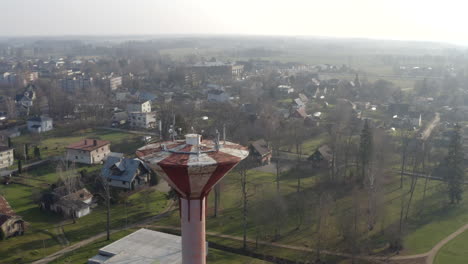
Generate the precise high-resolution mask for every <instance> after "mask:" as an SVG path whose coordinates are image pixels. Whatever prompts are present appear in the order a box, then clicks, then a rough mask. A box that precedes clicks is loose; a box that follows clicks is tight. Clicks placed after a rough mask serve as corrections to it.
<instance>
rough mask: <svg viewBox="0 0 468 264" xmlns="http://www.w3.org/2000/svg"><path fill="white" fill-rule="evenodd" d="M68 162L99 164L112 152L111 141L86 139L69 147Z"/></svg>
mask: <svg viewBox="0 0 468 264" xmlns="http://www.w3.org/2000/svg"><path fill="white" fill-rule="evenodd" d="M66 149H67V156H66V158H67V160H69V161H72V162H77V163H84V164H99V163H101V162H102V161H103V160H104V159H105V158H106V157H107V156H108V155H109V153H110V152H111V151H110V141H106V140H97V139H85V140H82V141H80V142H76V143H73V144H70V145H68V146H67V148H66Z"/></svg>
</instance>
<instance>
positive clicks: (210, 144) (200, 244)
mask: <svg viewBox="0 0 468 264" xmlns="http://www.w3.org/2000/svg"><path fill="white" fill-rule="evenodd" d="M136 155H137V156H138V158H140V159H141V160H143V161H144V162H145V163H146V164H148V166H150V167H151V169H152V170H153V171H154V172H156V173H157V174H158V175H160V176H161V177H163V178H164V179H165V180H166V181H167V182H168V183H169V185H170V186H171V187H172V188H174V190H175V191H176V192H177V193H178V195H179V208H180V217H181V225H182V263H183V264H204V263H206V242H205V209H206V197H207V196H208V194H209V192H210V191H211V189H212V188H213V186H214V185H215V184H216V183H218V182H219V181H220V180H221V178H223V176H224V175H226V174H227V173H228V172H229V171H230V170H231V169H233V168H234V167H235V166H236V165H237V164H239V162H240V161H241V160H243V159H244V158H246V157H247V156H248V155H249V151H248V149H247V148H246V147H244V146H241V145H238V144H235V143H232V142H228V141H225V140H223V141H221V142H220V141H219V137H218V139H216V140H202V137H201V135H198V134H188V135H185V140H173V141H167V142H161V143H155V144H150V145H147V146H144V147H142V148H140V149H138V150H137V152H136Z"/></svg>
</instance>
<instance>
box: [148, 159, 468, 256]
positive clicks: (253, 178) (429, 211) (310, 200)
mask: <svg viewBox="0 0 468 264" xmlns="http://www.w3.org/2000/svg"><path fill="white" fill-rule="evenodd" d="M297 176H301V183H302V187H301V190H302V191H301V196H302V199H305V204H303V205H301V203H299V202H298V201H301V200H298V198H299V197H301V196H298V195H297V193H296V188H297ZM317 176H318V174H317V173H315V174H313V173H311V172H307V171H303V170H301V169H298V168H294V169H293V170H291V171H289V172H286V173H283V175H282V177H281V181H280V193H281V196H280V199H279V200H278V199H276V198H275V195H274V194H275V192H276V183H275V174H273V173H265V172H258V171H249V172H248V174H247V177H248V180H249V185H248V192H249V198H248V227H247V235H248V237H249V238H250V239H256V237H257V236H258V238H259V239H260V240H264V241H276V242H279V243H284V244H292V245H298V246H304V247H310V248H313V247H315V243H316V238H317V233H316V230H317V229H316V228H317V225H316V223H317V211H316V206H317V204H316V200H317V196H316V195H317V194H316V193H317V192H316V189H314V186H315V184H316V179H317V178H318V177H317ZM389 177H390V178H389V179H387V180H386V181H387V182H386V183H385V185H384V186H383V188H382V189H381V190H379V191H378V194H377V198H376V199H378V201H379V206H378V207H379V215H378V217H377V219H376V224H375V228H374V229H373V230H372V231H370V232H369V233H368V236H369V239H371V241H372V245H374V246H375V248H374V251H375V252H378V251H379V250H381V248H385V246H386V245H387V243H388V240H386V239H384V236H383V234H389V233H396V232H397V226H398V222H399V213H400V208H401V207H400V206H401V199H402V195H404V198H405V201H407V200H408V198H409V196H408V195H407V193H408V191H409V187H410V181H411V180H410V179H409V178H405V179H404V188H403V189H400V188H399V177H398V175H396V174H393V175H391V176H389ZM424 184H425V180H423V179H419V180H418V182H417V185H416V190H415V192H414V197H413V201H412V203H411V206H410V211H409V214H408V220H407V222H406V224H405V225H404V230H403V231H404V236H403V243H404V251H403V252H402V254H406V255H410V254H417V253H423V252H426V251H428V250H430V249H431V248H432V247H433V246H434V245H435V244H436V243H437V242H438V241H440V240H441V239H443V238H445V237H446V236H448V235H449V234H450V233H452V232H453V231H455V230H456V229H458V228H459V227H460V226H462V225H463V224H464V223H466V222H467V221H468V203H466V202H462V203H461V204H460V205H457V206H448V205H447V199H446V194H445V192H444V188H443V187H444V184H443V183H442V182H438V181H428V184H427V191H426V197H425V202H424V204H423V202H422V200H423V189H424ZM213 197H214V195H211V196H210V198H209V201H208V208H207V215H208V219H207V231H211V232H218V233H222V234H229V235H234V236H242V230H243V221H242V210H241V209H242V198H241V197H242V195H241V191H240V180H239V176H238V174H237V173H235V172H231V173H230V174H229V175H227V176H226V178H225V179H224V180H223V182H222V194H221V206H220V208H221V212H220V214H219V216H218V217H217V218H213V217H212V215H213V204H214V202H213ZM364 198H365V195H364ZM352 199H353V198H352V196H351V195H350V194H346V193H344V194H342V195H341V196H338V197H337V198H336V201H334V202H331V204H330V205H329V207H330V208H332V209H331V211H330V213H329V215H328V216H327V218H326V222H327V224H326V226H325V227H323V228H324V229H323V230H324V233H325V234H326V235H325V237H324V238H323V239H324V240H325V241H324V242H323V246H324V247H325V248H326V249H329V250H335V251H343V250H346V245H344V244H343V241H342V240H341V235H340V225H342V224H343V223H344V222H343V221H345V222H346V220H343V219H347V218H346V216H345V215H346V214H347V213H349V211H350V208H351V207H350V205H351V203H352ZM365 199H367V198H365ZM364 201H367V200H364ZM275 207H278V208H277V209H275ZM405 208H406V203H405ZM300 210H304V213H303V216H302V225H301V226H300V228H299V229H297V227H298V225H299V222H300V221H301V220H300V219H301V217H300V215H298V212H299V211H300ZM360 217H362V219H363V218H364V217H365V215H364V213H363V215H361V216H360ZM362 221H363V225H364V223H365V221H364V220H362ZM275 223H280V226H281V227H280V230H279V231H278V232H279V233H281V236H280V237H279V238H278V239H275V232H276V231H275V229H276V228H275V225H276V224H275ZM157 224H158V225H170V226H178V225H179V216H178V213H174V214H173V215H172V216H170V217H169V218H167V219H163V220H161V221H160V222H158V223H157ZM362 229H363V230H365V229H366V228H365V227H364V226H363V227H362Z"/></svg>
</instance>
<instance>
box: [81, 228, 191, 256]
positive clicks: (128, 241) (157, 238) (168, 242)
mask: <svg viewBox="0 0 468 264" xmlns="http://www.w3.org/2000/svg"><path fill="white" fill-rule="evenodd" d="M117 263H118V264H130V263H132V264H154V263H159V264H181V263H182V249H181V237H180V236H175V235H170V234H166V233H162V232H157V231H152V230H148V229H144V228H142V229H140V230H138V231H136V232H134V233H132V234H130V235H128V236H126V237H124V238H121V239H119V240H117V241H115V242H114V243H112V244H110V245H107V246H105V247H103V248H101V249H100V250H99V254H98V255H96V256H94V257H92V258H90V259H89V260H88V264H117Z"/></svg>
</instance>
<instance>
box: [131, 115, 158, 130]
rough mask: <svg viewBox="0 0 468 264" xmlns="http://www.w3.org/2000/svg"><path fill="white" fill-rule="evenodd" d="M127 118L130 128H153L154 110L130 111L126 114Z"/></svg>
mask: <svg viewBox="0 0 468 264" xmlns="http://www.w3.org/2000/svg"><path fill="white" fill-rule="evenodd" d="M128 120H129V123H130V127H132V128H144V129H149V128H155V127H156V112H131V113H129V114H128Z"/></svg>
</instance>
